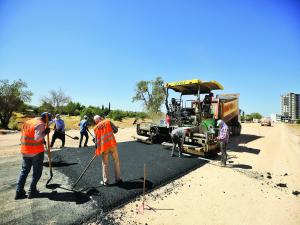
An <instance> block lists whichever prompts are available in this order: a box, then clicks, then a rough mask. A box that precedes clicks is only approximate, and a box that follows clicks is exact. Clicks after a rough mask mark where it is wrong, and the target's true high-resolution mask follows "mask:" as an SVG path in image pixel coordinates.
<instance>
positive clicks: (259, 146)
mask: <svg viewBox="0 0 300 225" xmlns="http://www.w3.org/2000/svg"><path fill="white" fill-rule="evenodd" d="M228 154H229V158H230V159H229V162H230V163H229V167H230V168H221V167H218V166H215V165H213V164H214V163H215V162H212V163H213V164H206V165H204V166H203V167H201V168H199V169H197V170H195V171H193V172H191V173H190V174H188V175H186V176H184V177H182V178H181V179H178V180H176V181H174V182H172V183H170V184H168V185H166V186H165V187H162V188H161V189H158V190H156V191H154V192H152V193H151V194H149V195H147V197H146V203H147V205H149V206H151V207H152V208H153V210H145V211H144V212H143V213H141V211H139V210H138V206H140V205H141V200H139V201H133V202H131V203H129V204H127V205H126V206H124V207H122V208H120V209H117V210H115V211H113V212H111V213H110V215H109V217H112V218H115V219H116V220H117V221H118V222H120V223H121V224H295V225H296V224H300V195H298V196H296V195H294V194H293V191H300V179H299V178H300V139H299V134H295V133H294V132H292V130H291V129H288V128H287V126H286V125H284V124H276V125H275V126H273V127H261V126H260V125H259V124H243V131H242V135H241V136H240V137H239V138H234V139H232V140H231V143H230V145H229V152H228ZM285 185H286V186H287V187H285ZM280 186H281V187H280ZM296 193H297V192H296ZM296 193H295V194H296Z"/></svg>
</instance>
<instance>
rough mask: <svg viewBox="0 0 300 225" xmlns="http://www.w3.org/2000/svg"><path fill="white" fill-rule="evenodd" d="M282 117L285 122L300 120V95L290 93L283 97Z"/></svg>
mask: <svg viewBox="0 0 300 225" xmlns="http://www.w3.org/2000/svg"><path fill="white" fill-rule="evenodd" d="M281 116H282V118H283V120H285V121H286V120H289V121H296V120H298V119H300V94H295V93H288V94H284V95H281Z"/></svg>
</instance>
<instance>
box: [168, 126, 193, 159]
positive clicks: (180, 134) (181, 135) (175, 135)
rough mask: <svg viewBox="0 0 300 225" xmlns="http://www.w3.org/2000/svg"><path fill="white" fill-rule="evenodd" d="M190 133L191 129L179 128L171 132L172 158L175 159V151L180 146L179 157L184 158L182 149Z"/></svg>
mask: <svg viewBox="0 0 300 225" xmlns="http://www.w3.org/2000/svg"><path fill="white" fill-rule="evenodd" d="M189 132H190V129H188V128H184V127H178V128H176V129H174V130H173V131H172V132H171V139H172V142H173V148H172V152H171V157H174V150H175V148H176V146H177V145H178V157H181V156H182V147H183V143H184V139H185V137H186V135H187V134H188V133H189Z"/></svg>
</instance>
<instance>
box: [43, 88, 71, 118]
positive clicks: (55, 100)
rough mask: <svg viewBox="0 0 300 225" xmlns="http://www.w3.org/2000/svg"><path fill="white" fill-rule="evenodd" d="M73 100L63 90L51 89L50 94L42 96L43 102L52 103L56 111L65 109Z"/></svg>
mask: <svg viewBox="0 0 300 225" xmlns="http://www.w3.org/2000/svg"><path fill="white" fill-rule="evenodd" d="M70 101H71V98H70V97H69V96H67V95H66V94H65V93H64V92H63V90H61V89H59V90H57V91H56V90H51V91H49V96H48V97H47V96H44V97H43V98H42V104H43V103H47V104H50V105H51V106H52V107H53V108H54V110H55V112H57V113H61V112H62V111H63V107H64V106H66V105H67V104H68V103H69V102H70Z"/></svg>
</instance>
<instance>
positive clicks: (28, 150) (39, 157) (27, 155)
mask: <svg viewBox="0 0 300 225" xmlns="http://www.w3.org/2000/svg"><path fill="white" fill-rule="evenodd" d="M46 117H48V121H50V120H51V119H52V118H51V117H52V116H51V114H50V113H47V112H43V113H42V114H41V117H37V118H33V119H30V120H27V121H25V122H24V124H23V127H22V133H21V153H22V156H23V162H22V169H21V173H20V177H19V180H18V183H17V190H16V196H15V199H21V198H25V197H26V192H25V190H24V186H25V183H26V179H27V176H28V174H29V172H30V170H31V167H32V168H33V173H32V181H31V185H30V188H29V192H28V198H34V197H35V196H36V195H37V194H38V190H37V188H36V186H37V183H38V181H39V179H40V178H41V175H42V172H43V160H44V151H45V148H44V138H45V135H46V134H48V133H49V132H50V129H49V128H47V129H46V127H45V126H46V121H47V119H46Z"/></svg>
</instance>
